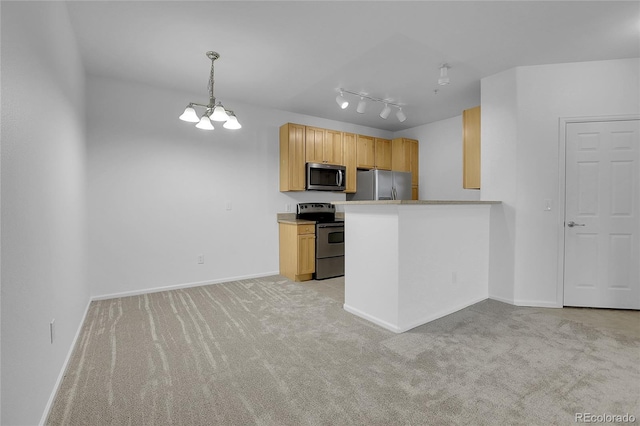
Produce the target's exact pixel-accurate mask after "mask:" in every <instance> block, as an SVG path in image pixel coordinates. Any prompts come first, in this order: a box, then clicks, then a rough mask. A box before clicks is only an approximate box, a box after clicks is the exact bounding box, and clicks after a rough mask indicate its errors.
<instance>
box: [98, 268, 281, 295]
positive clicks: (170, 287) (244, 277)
mask: <svg viewBox="0 0 640 426" xmlns="http://www.w3.org/2000/svg"><path fill="white" fill-rule="evenodd" d="M279 273H280V272H279V271H273V272H263V273H260V274H252V275H242V276H238V277H227V278H220V279H216V280H208V281H198V282H192V283H183V284H174V285H168V286H164V287H153V288H144V289H141V290H133V291H123V292H121V293H111V294H102V295H98V296H92V297H91V300H92V301H94V300H107V299H115V298H118V297H127V296H139V295H141V294H149V293H158V292H161V291H168V290H177V289H181V288H189V287H200V286H204V285H211V284H221V283H227V282H230V281H239V280H247V279H251V278H263V277H270V276H273V275H278V274H279Z"/></svg>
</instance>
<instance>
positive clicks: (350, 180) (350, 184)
mask: <svg viewBox="0 0 640 426" xmlns="http://www.w3.org/2000/svg"><path fill="white" fill-rule="evenodd" d="M356 139H357V135H356V134H354V133H343V134H342V147H343V149H342V152H343V157H344V165H345V167H346V168H347V184H346V186H345V190H344V192H356V170H357V167H356V164H357V155H356V152H357V148H356Z"/></svg>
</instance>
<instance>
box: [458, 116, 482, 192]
mask: <svg viewBox="0 0 640 426" xmlns="http://www.w3.org/2000/svg"><path fill="white" fill-rule="evenodd" d="M462 132H463V135H462V187H463V188H466V189H480V107H479V106H477V107H475V108H471V109H466V110H464V111H463V112H462Z"/></svg>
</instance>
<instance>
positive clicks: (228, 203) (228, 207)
mask: <svg viewBox="0 0 640 426" xmlns="http://www.w3.org/2000/svg"><path fill="white" fill-rule="evenodd" d="M224 207H225V209H227V210H231V201H229V200H227V201H225V203H224Z"/></svg>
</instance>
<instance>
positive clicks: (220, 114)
mask: <svg viewBox="0 0 640 426" xmlns="http://www.w3.org/2000/svg"><path fill="white" fill-rule="evenodd" d="M206 55H207V58H209V59H210V60H211V73H210V74H209V86H208V90H209V103H208V104H206V105H205V104H199V103H195V102H191V103H189V105H187V107H186V108H185V109H184V112H183V113H182V115H180V117H178V118H179V119H180V120H182V121H186V122H189V123H198V124H196V127H197V128H198V129H202V130H213V129H214V127H213V124H212V123H211V120H213V121H222V122H225V124H224V125H223V126H222V127H224V128H225V129H240V128H241V127H242V126H241V125H240V123H239V122H238V118H237V117H236V115H235V114H234V113H233V111H228V110H226V109H225V108H224V106H223V105H222V102H220V101H217V102H216V97H215V96H214V93H213V86H214V62H215V61H216V59H218V58H220V54H219V53H217V52H212V51H209V52H207V54H206ZM195 106H197V107H201V108H204V113H203V114H202V115H201V116H200V117H198V113H197V112H196V109H195V108H194V107H195ZM229 121H231V123H229ZM227 123H229V125H228V126H227Z"/></svg>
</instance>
